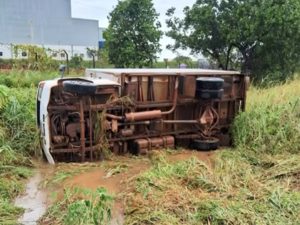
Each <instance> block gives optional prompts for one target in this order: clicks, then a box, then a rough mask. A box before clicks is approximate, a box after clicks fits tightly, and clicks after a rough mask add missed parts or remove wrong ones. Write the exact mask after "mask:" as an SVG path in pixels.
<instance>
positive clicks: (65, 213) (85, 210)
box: [40, 188, 113, 225]
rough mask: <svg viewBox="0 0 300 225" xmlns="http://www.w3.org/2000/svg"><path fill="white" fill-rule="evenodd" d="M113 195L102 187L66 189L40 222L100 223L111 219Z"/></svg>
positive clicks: (76, 224) (87, 224)
mask: <svg viewBox="0 0 300 225" xmlns="http://www.w3.org/2000/svg"><path fill="white" fill-rule="evenodd" d="M112 204H113V197H112V196H110V195H109V194H108V193H107V191H106V190H105V189H103V188H98V189H97V190H96V191H91V190H87V189H79V188H75V189H66V190H65V192H64V197H63V199H62V200H60V201H58V202H57V203H55V204H54V205H52V206H51V208H50V209H49V210H48V211H47V213H46V215H45V216H44V217H43V218H42V219H41V221H40V224H53V225H56V224H66V225H92V224H96V225H100V224H101V225H102V224H108V223H109V221H110V219H111V210H112Z"/></svg>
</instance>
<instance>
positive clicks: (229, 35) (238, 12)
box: [167, 0, 300, 80]
mask: <svg viewBox="0 0 300 225" xmlns="http://www.w3.org/2000/svg"><path fill="white" fill-rule="evenodd" d="M184 14H185V16H184V18H183V19H179V18H178V17H176V15H175V8H171V9H169V10H168V12H167V15H168V16H169V18H168V20H167V25H168V27H169V28H170V29H169V31H168V32H167V35H168V36H169V37H171V38H173V39H175V44H174V45H172V46H169V48H171V49H173V50H176V49H178V48H184V49H187V48H189V49H191V51H192V52H193V53H202V54H203V55H205V56H206V57H209V58H210V59H213V60H215V61H216V62H217V63H218V64H219V67H221V68H223V69H229V68H236V69H242V70H243V71H250V72H251V73H252V74H253V75H254V78H256V80H262V79H263V78H265V77H266V76H268V75H269V76H270V78H271V79H273V80H284V79H285V78H286V77H287V76H289V75H292V74H293V73H294V72H295V69H296V68H297V66H299V61H300V54H299V52H300V44H299V43H300V1H299V0H219V1H218V0H197V1H196V3H195V4H194V5H193V6H192V7H186V8H185V9H184ZM238 64H240V65H238Z"/></svg>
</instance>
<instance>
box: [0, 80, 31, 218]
mask: <svg viewBox="0 0 300 225" xmlns="http://www.w3.org/2000/svg"><path fill="white" fill-rule="evenodd" d="M0 93H1V94H0V102H1V107H0V205H1V207H0V223H1V224H16V221H15V219H16V218H17V217H18V215H20V214H21V213H22V212H23V211H22V209H20V208H17V207H15V206H14V205H13V204H12V200H13V199H14V198H15V197H16V196H17V195H18V194H20V193H21V192H22V190H23V181H24V179H26V178H28V177H29V176H30V175H31V170H30V167H31V166H32V162H31V161H30V158H29V157H28V156H29V153H33V152H34V151H35V149H36V146H37V141H36V137H37V135H36V134H37V132H36V129H35V115H34V97H35V91H34V90H32V89H28V88H26V89H23V90H21V89H16V88H12V89H9V88H7V87H6V86H3V85H0Z"/></svg>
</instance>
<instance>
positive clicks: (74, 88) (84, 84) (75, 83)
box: [63, 80, 97, 95]
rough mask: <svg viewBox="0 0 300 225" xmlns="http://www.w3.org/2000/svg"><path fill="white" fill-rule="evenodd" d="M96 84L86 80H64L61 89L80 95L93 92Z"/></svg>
mask: <svg viewBox="0 0 300 225" xmlns="http://www.w3.org/2000/svg"><path fill="white" fill-rule="evenodd" d="M96 89H97V86H96V85H95V84H94V83H92V82H88V81H79V80H66V81H64V82H63V90H64V91H66V92H71V93H76V94H80V95H91V94H95V92H96Z"/></svg>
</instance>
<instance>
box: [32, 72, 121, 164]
mask: <svg viewBox="0 0 300 225" xmlns="http://www.w3.org/2000/svg"><path fill="white" fill-rule="evenodd" d="M119 86H120V85H119V84H118V83H117V82H115V81H112V80H108V79H99V78H94V79H93V78H88V77H82V78H77V77H76V78H69V77H68V78H58V79H54V80H46V81H41V82H40V83H39V85H38V92H37V110H36V112H37V126H38V129H39V131H40V144H41V147H42V151H43V155H44V156H45V158H46V159H47V161H48V162H49V163H50V164H54V163H55V160H54V158H53V154H52V152H53V150H54V146H55V145H57V144H60V142H61V144H62V147H65V146H63V143H62V142H63V141H67V140H63V139H64V138H62V136H63V135H64V133H65V132H64V131H62V130H61V131H60V133H59V131H58V130H57V129H58V127H55V126H57V124H55V122H61V123H62V124H60V125H62V126H66V127H67V128H69V130H70V131H69V132H72V131H71V125H73V126H72V128H74V129H78V127H79V126H80V124H79V123H80V121H77V122H71V121H63V118H60V117H62V116H59V115H63V114H65V113H66V111H68V108H70V107H71V108H72V106H73V109H71V113H70V115H71V114H72V113H74V115H76V112H74V111H76V105H78V104H79V102H80V98H81V96H85V95H97V91H99V90H101V89H103V88H105V89H107V88H109V87H112V90H111V94H113V93H114V92H115V93H118V92H119ZM108 93H109V92H108ZM54 116H55V118H53V117H54ZM75 117H76V116H75ZM68 118H70V119H73V121H76V118H75V119H74V117H71V116H70V117H68V116H67V117H65V118H64V120H68ZM61 119H62V120H61ZM56 120H60V121H56ZM74 124H75V125H74ZM58 126H59V125H58ZM74 136H76V135H73V137H74ZM74 139H76V137H74ZM74 148H75V147H74Z"/></svg>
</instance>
